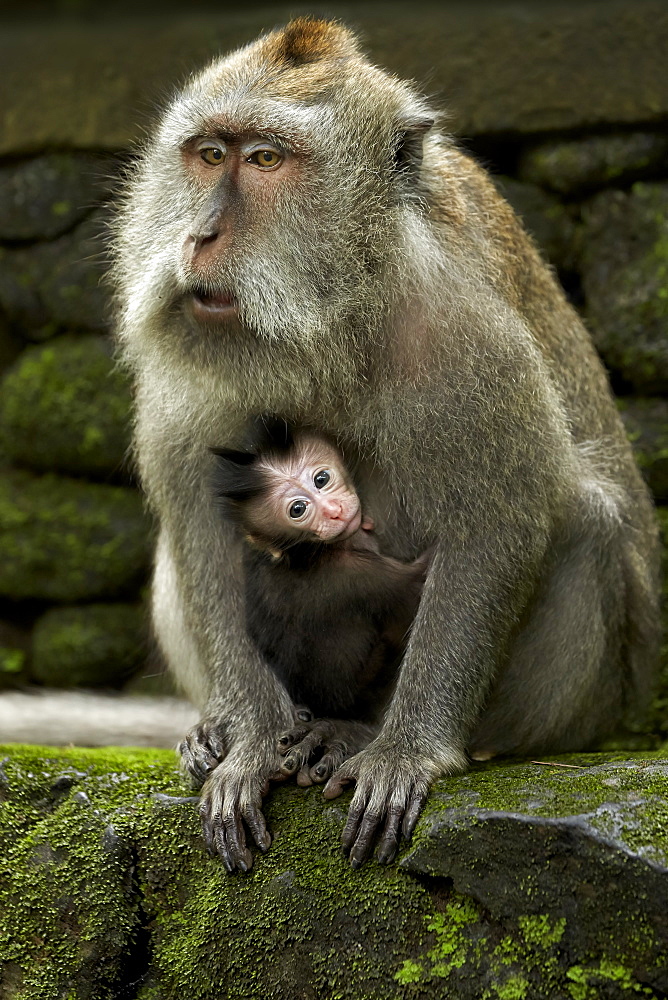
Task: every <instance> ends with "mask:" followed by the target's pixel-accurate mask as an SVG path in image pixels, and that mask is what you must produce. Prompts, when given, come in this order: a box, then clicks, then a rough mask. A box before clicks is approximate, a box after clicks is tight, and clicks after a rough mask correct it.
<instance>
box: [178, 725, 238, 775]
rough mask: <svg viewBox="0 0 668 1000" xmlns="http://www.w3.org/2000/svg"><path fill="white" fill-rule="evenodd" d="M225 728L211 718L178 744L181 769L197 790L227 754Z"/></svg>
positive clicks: (193, 729) (192, 730)
mask: <svg viewBox="0 0 668 1000" xmlns="http://www.w3.org/2000/svg"><path fill="white" fill-rule="evenodd" d="M227 749H228V746H227V727H226V726H225V724H224V723H222V722H221V721H220V720H219V719H217V718H215V717H214V716H211V717H209V718H206V719H202V720H201V721H200V722H198V723H197V725H196V726H193V728H192V729H190V730H189V731H188V733H186V736H185V739H184V740H183V742H182V743H180V744H179V753H180V754H181V768H182V770H183V771H184V772H185V773H186V774H187V775H188V777H189V778H190V780H191V781H192V782H193V784H195V785H196V786H197V787H198V788H199V787H200V785H202V783H203V782H204V781H205V780H206V778H207V776H208V775H209V774H210V773H211V771H213V769H214V768H216V767H218V765H219V764H220V762H221V760H223V758H224V757H225V755H226V754H227Z"/></svg>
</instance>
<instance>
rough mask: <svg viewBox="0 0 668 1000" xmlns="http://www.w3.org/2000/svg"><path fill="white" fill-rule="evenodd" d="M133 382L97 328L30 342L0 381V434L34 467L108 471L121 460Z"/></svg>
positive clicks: (10, 450)
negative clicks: (42, 341)
mask: <svg viewBox="0 0 668 1000" xmlns="http://www.w3.org/2000/svg"><path fill="white" fill-rule="evenodd" d="M130 403H131V396H130V387H129V383H128V380H127V377H126V376H125V375H124V374H123V373H122V372H121V371H120V369H119V368H118V367H116V366H115V365H114V361H113V359H112V346H111V343H110V341H109V340H108V339H107V338H106V337H103V336H101V335H98V334H82V335H80V336H75V335H72V334H70V335H65V336H63V337H56V338H54V339H53V340H51V341H49V343H48V344H45V345H40V346H31V347H28V348H27V349H26V350H25V351H23V353H22V354H21V355H20V357H19V358H18V359H17V361H16V362H15V363H14V365H13V366H12V368H11V369H10V370H9V371H8V372H7V373H6V374H5V376H4V378H3V380H2V383H1V384H0V439H2V445H3V447H4V450H5V452H6V453H7V454H8V455H9V456H10V457H11V459H12V460H13V461H14V462H16V463H18V464H20V465H28V466H30V467H32V468H33V469H36V470H38V471H52V470H57V471H60V472H68V473H72V474H74V475H86V476H92V477H94V478H95V477H105V478H106V477H109V476H114V475H116V476H117V475H118V474H119V472H120V471H121V470H122V469H123V467H124V465H125V464H126V455H127V452H128V448H129V445H130Z"/></svg>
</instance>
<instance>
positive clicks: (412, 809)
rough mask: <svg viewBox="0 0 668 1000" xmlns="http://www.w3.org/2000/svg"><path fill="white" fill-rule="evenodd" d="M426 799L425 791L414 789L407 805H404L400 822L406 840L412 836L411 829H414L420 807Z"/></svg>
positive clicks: (420, 810)
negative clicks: (402, 818) (402, 817)
mask: <svg viewBox="0 0 668 1000" xmlns="http://www.w3.org/2000/svg"><path fill="white" fill-rule="evenodd" d="M426 801H427V792H426V791H422V790H420V791H415V792H413V794H412V795H411V797H410V799H409V800H408V805H407V806H406V812H405V813H404V821H403V823H402V827H401V829H402V833H403V835H404V837H405V838H406V840H410V839H411V837H412V836H413V830H414V829H415V824H416V823H417V821H418V817H419V815H420V813H421V812H422V807H423V806H424V804H425V802H426Z"/></svg>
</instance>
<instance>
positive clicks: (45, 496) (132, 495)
mask: <svg viewBox="0 0 668 1000" xmlns="http://www.w3.org/2000/svg"><path fill="white" fill-rule="evenodd" d="M148 527H149V526H148V523H147V520H146V518H145V515H144V511H143V504H142V500H141V497H140V496H139V494H138V493H137V492H136V491H135V490H130V489H127V488H125V487H120V486H119V487H115V486H106V485H96V484H92V483H84V482H78V481H75V480H71V479H66V478H64V477H58V476H52V475H46V476H42V477H36V476H32V475H30V474H29V473H26V472H19V471H16V470H14V471H11V472H9V471H6V472H4V473H3V474H2V475H0V594H3V595H6V596H8V597H13V598H26V597H36V598H44V599H47V600H52V601H78V600H82V599H88V600H91V599H95V598H96V597H97V598H101V597H107V596H109V597H115V596H117V595H121V594H123V593H128V592H129V593H131V592H132V591H133V590H134V589H135V588H136V587H138V586H139V584H140V583H141V582H142V580H143V576H144V574H145V571H146V568H147V566H148V562H149V558H150V549H151V538H150V531H149V530H147V528H148Z"/></svg>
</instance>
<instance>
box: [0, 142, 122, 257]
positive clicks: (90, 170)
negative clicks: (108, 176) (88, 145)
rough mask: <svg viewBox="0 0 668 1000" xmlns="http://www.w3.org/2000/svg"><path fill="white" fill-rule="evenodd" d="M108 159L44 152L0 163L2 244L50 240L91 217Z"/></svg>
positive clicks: (86, 154)
mask: <svg viewBox="0 0 668 1000" xmlns="http://www.w3.org/2000/svg"><path fill="white" fill-rule="evenodd" d="M110 169H111V164H110V162H109V159H108V158H106V157H99V156H95V155H94V154H91V153H46V154H45V155H44V156H37V157H34V158H32V159H30V160H24V161H23V162H21V163H7V164H3V165H0V240H51V239H53V238H54V237H56V236H60V235H61V234H62V233H66V232H67V230H68V229H71V228H72V227H73V226H74V225H76V223H77V222H81V221H82V219H83V218H84V217H85V216H86V215H88V214H89V212H90V210H91V206H92V205H94V204H95V202H96V201H99V200H100V197H101V194H102V191H103V189H104V187H103V182H102V180H101V177H100V174H101V173H102V172H103V171H109V170H110Z"/></svg>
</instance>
